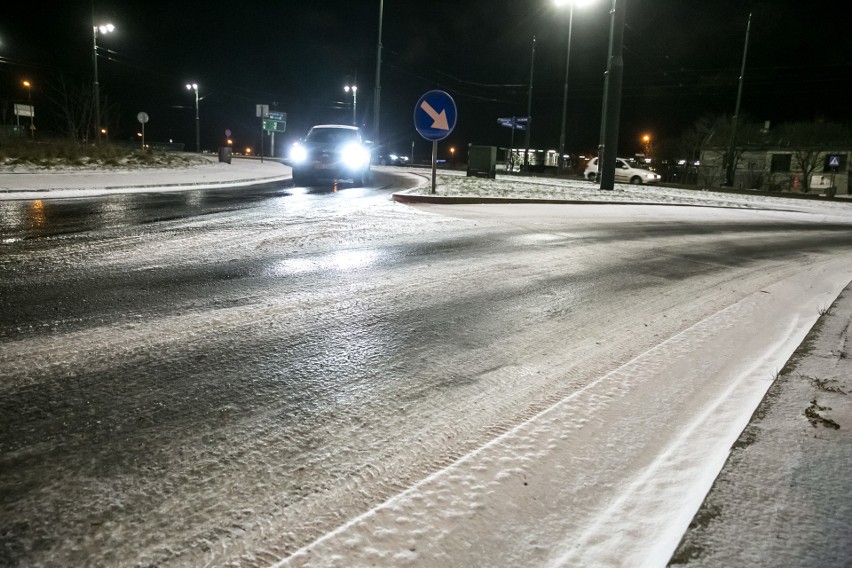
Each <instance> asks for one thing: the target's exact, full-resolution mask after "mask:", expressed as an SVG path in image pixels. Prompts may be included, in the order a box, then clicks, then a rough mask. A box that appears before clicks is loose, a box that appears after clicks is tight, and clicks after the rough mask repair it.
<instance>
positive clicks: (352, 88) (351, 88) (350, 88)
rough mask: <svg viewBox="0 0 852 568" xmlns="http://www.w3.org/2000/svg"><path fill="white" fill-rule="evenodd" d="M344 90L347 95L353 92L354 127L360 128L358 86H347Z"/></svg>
mask: <svg viewBox="0 0 852 568" xmlns="http://www.w3.org/2000/svg"><path fill="white" fill-rule="evenodd" d="M343 90H344V91H346V92H347V93H348V92H349V91H352V126H358V86H357V85H351V86H350V85H346V86H345V87H343Z"/></svg>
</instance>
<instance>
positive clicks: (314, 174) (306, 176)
mask: <svg viewBox="0 0 852 568" xmlns="http://www.w3.org/2000/svg"><path fill="white" fill-rule="evenodd" d="M289 158H290V166H291V167H292V168H293V183H294V184H295V185H309V184H310V183H311V182H313V181H316V180H341V179H351V180H352V182H353V183H355V185H364V183H366V182H367V181H368V180H369V177H370V149H369V147H368V146H367V143H366V141H365V140H364V138H363V136H362V135H361V130H360V129H359V128H357V127H355V126H346V125H342V124H319V125H317V126H314V127H313V128H311V130H310V131H309V132H308V135H307V136H305V138H304V139H302V140H300V141H298V142H296V143H295V144H293V146H292V147H291V148H290V156H289Z"/></svg>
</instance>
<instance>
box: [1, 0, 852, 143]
mask: <svg viewBox="0 0 852 568" xmlns="http://www.w3.org/2000/svg"><path fill="white" fill-rule="evenodd" d="M609 5H610V2H609V0H599V1H598V2H597V3H596V4H592V5H590V6H587V7H584V8H576V9H575V11H574V27H573V31H574V33H573V42H572V47H571V67H570V78H569V87H568V88H569V100H568V102H569V114H568V129H567V137H566V138H567V148H568V150H569V151H572V152H587V151H590V150H592V149H594V148H595V147H596V146H597V143H598V134H599V129H600V126H599V124H600V114H601V95H602V91H603V72H604V70H605V66H606V52H607V44H608V40H609V23H610V22H609ZM843 6H844V4H843V3H842V2H836V1H833V2H827V1H824V0H808V1H803V0H797V1H792V0H774V1H751V2H749V1H727V0H715V1H712V2H711V1H697V0H628V8H627V28H626V30H625V52H624V61H625V77H624V104H623V107H622V125H621V134H620V149H619V150H620V153H622V154H628V153H629V154H632V153H633V152H636V151H639V149H640V142H639V139H640V137H641V135H642V134H643V133H646V132H647V133H649V134H651V135H652V136H653V138H654V140H655V141H659V140H662V139H666V138H674V137H677V136H679V135H680V133H681V132H682V131H683V129H684V128H686V127H688V126H689V125H690V124H692V123H693V122H694V121H695V120H696V119H698V118H700V117H703V116H709V115H718V114H727V115H730V114H732V113H733V110H734V105H735V102H736V92H737V80H738V77H739V72H740V65H741V62H742V56H743V47H744V41H745V32H746V24H747V20H748V15H749V13H750V12H752V13H753V14H754V16H753V22H752V32H751V42H750V45H749V53H748V64H747V68H746V81H745V88H744V93H743V104H742V112H743V115H744V116H747V117H749V118H751V119H753V120H755V121H759V122H760V123H763V122H764V121H767V120H768V121H771V122H772V123H773V124H778V123H780V122H784V121H789V120H813V119H816V118H825V119H826V120H830V121H836V122H841V123H846V124H848V123H849V122H850V118H852V117H850V102H852V40H850V38H852V32H851V31H850V28H852V24H850V21H849V18H848V17H846V13H845V9H844V8H843ZM94 12H95V19H96V21H98V22H106V21H109V22H111V23H113V24H114V25H115V26H116V28H117V29H116V32H115V33H113V34H110V35H108V36H104V37H102V38H100V39H99V46H100V47H101V48H102V49H101V54H102V57H101V58H100V59H99V75H100V83H101V93H102V96H104V97H105V98H106V99H107V100H108V101H109V102H110V103H111V104H113V105H114V107H113V108H114V109H115V114H114V116H115V119H114V124H113V125H112V130H111V136H112V138H113V139H124V140H127V139H130V138H132V137H133V136H134V135H135V133H136V132H137V130H138V123H137V122H136V119H135V117H136V114H137V113H138V112H139V111H145V112H147V113H148V114H149V115H150V117H151V119H150V122H149V123H148V124H147V126H146V128H147V130H146V136H147V138H148V140H151V141H153V140H160V141H165V140H168V139H174V140H175V141H178V142H185V143H186V144H187V148H192V147H194V136H195V134H194V98H193V95H192V94H191V93H190V92H188V91H187V90H186V88H185V84H186V83H187V82H197V83H198V84H199V87H200V93H201V96H202V97H203V100H202V101H201V128H202V146H203V147H205V148H210V149H213V148H215V147H216V146H218V145H220V144H221V143H223V141H224V132H225V130H226V129H230V130H232V131H233V138H234V141H235V145H236V146H237V147H243V146H254V147H255V148H257V147H258V146H259V130H260V125H259V121H258V119H257V118H256V117H255V105H256V104H261V103H263V104H269V105H270V106H272V107H273V108H277V110H279V111H284V112H287V113H288V118H289V121H288V131H287V133H286V134H284V135H279V137H278V140H277V142H279V143H280V144H282V145H283V144H285V143H287V142H289V141H290V140H291V139H293V138H296V137H299V136H303V135H304V134H305V133H306V131H307V129H308V128H309V127H310V126H311V125H313V124H316V123H326V122H340V123H349V122H350V121H351V113H352V110H351V106H349V105H350V104H351V98H350V97H349V96H348V95H347V94H346V93H344V92H343V85H344V81H345V79H346V77H347V76H350V77H353V78H354V80H355V82H356V83H357V85H358V86H359V91H358V108H357V110H358V119H359V122H360V123H362V124H366V125H367V126H368V128H369V129H371V127H372V109H373V92H374V87H375V81H374V76H375V57H376V43H377V34H378V12H379V1H378V0H342V1H339V0H322V1H320V0H305V1H300V2H296V1H289V0H279V1H277V2H271V1H266V2H263V1H257V2H242V3H241V2H227V3H226V2H217V1H205V2H199V1H191V0H187V1H179V0H177V1H162V0H147V1H144V2H143V1H134V2H130V1H122V2H119V1H111V0H96V2H95V3H94ZM567 32H568V10H567V8H563V9H557V8H555V7H554V6H553V4H552V1H551V0H526V1H520V0H516V1H506V0H453V1H446V0H428V1H414V0H385V17H384V33H383V45H384V51H383V55H384V57H383V60H384V63H383V66H382V99H381V101H382V121H381V125H382V138H383V139H385V140H386V141H387V142H388V143H389V145H390V146H391V147H392V149H393V147H395V148H396V150H397V151H406V152H407V151H408V149H409V148H410V144H411V141H412V140H416V141H418V142H417V150H416V152H417V153H418V154H423V155H425V154H426V153H428V148H429V144H428V143H427V142H425V141H423V140H421V139H420V137H419V135H417V133H416V132H415V131H414V128H413V121H412V114H413V109H414V104H415V103H416V102H417V99H418V98H419V96H420V95H421V94H423V93H424V92H426V91H428V90H430V89H436V88H437V89H443V90H446V91H448V92H449V93H450V94H451V95H453V97H454V98H455V100H456V104H457V106H458V111H459V121H458V125H457V127H456V130H455V131H454V132H453V134H452V135H451V136H450V137H449V138H448V139H447V140H446V143H442V149H443V148H448V147H449V146H450V145H455V146H457V147H463V146H466V145H467V144H468V143H474V144H488V145H500V146H506V145H508V143H509V136H510V131H509V130H508V129H505V128H501V127H499V126H497V123H496V120H497V118H498V117H507V116H512V115H517V116H523V115H525V114H526V107H527V83H528V81H529V75H530V55H531V53H530V51H531V47H532V38H533V36H536V37H537V42H536V56H535V67H534V71H535V73H534V81H533V102H532V115H533V120H534V125H533V129H532V146H533V147H538V148H555V147H556V146H557V144H558V140H559V130H560V123H561V112H562V88H563V81H564V73H565V55H566V47H567V36H568V34H567ZM91 75H92V3H91V1H90V0H83V1H80V0H64V1H43V2H6V3H4V7H3V10H2V15H1V16H0V100H5V101H7V102H9V101H11V102H25V101H26V91H25V89H23V88H22V87H21V86H20V83H21V81H22V80H23V79H30V80H31V81H33V82H34V87H33V98H34V104H35V105H36V112H37V119H36V120H37V125H39V127H40V130H39V132H40V133H41V132H42V131H44V132H47V131H49V130H51V129H54V128H55V124H56V121H57V116H56V115H57V112H56V110H55V109H54V108H52V107H51V105H50V104H49V103H48V102H47V100H46V98H45V96H44V93H43V92H42V89H47V88H49V86H50V85H51V84H55V83H56V81H57V80H58V77H60V76H62V77H65V78H66V80H68V81H72V82H77V83H79V84H80V85H84V84H86V83H88V84H91ZM10 115H11V112H10V111H8V110H7V111H6V114H5V116H4V117H3V119H4V120H3V121H4V122H5V123H11V122H13V117H12V116H10ZM518 136H519V137H522V135H520V134H519V135H518ZM282 138H284V140H281V139H282ZM279 148H280V146H279ZM279 153H280V149H279Z"/></svg>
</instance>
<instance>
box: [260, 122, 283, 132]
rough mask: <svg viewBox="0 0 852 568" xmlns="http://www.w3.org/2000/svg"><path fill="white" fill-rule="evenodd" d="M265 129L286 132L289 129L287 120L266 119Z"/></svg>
mask: <svg viewBox="0 0 852 568" xmlns="http://www.w3.org/2000/svg"><path fill="white" fill-rule="evenodd" d="M263 130H265V131H266V132H284V131H286V130H287V121H285V120H269V119H264V121H263Z"/></svg>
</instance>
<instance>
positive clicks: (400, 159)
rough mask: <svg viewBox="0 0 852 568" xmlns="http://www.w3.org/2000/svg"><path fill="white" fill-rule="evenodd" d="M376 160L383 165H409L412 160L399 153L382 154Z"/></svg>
mask: <svg viewBox="0 0 852 568" xmlns="http://www.w3.org/2000/svg"><path fill="white" fill-rule="evenodd" d="M376 162H377V163H378V164H380V165H382V166H407V165H408V164H409V163H411V160H410V159H409V157H408V156H400V155H399V154H381V155H379V156H377V157H376Z"/></svg>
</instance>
